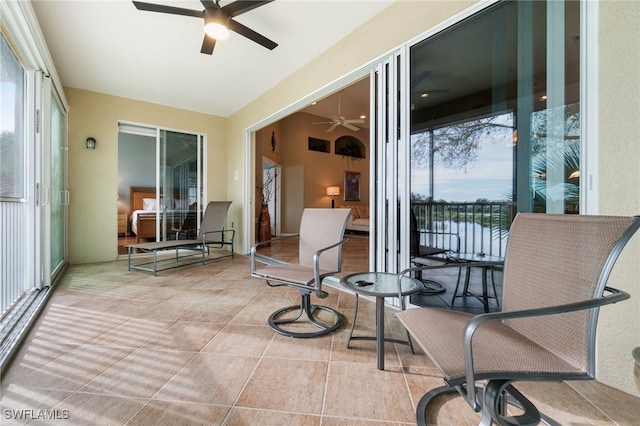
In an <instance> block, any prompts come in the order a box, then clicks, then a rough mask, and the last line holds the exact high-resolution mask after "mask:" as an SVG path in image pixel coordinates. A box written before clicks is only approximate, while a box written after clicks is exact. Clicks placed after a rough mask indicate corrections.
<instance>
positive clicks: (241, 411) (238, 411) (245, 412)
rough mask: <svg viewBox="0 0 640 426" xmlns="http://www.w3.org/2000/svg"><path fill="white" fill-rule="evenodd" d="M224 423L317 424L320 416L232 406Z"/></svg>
mask: <svg viewBox="0 0 640 426" xmlns="http://www.w3.org/2000/svg"><path fill="white" fill-rule="evenodd" d="M224 424H225V426H250V425H270V426H291V425H297V426H317V425H320V416H314V415H311V414H299V413H288V412H284V411H266V410H255V409H249V408H240V407H234V408H233V409H231V412H230V413H229V417H228V418H227V419H226V421H225V422H224Z"/></svg>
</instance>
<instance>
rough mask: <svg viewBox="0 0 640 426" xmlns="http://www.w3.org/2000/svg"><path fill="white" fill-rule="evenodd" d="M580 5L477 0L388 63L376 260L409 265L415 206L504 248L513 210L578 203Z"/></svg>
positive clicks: (463, 233) (489, 249) (376, 156)
mask: <svg viewBox="0 0 640 426" xmlns="http://www.w3.org/2000/svg"><path fill="white" fill-rule="evenodd" d="M580 7H581V5H580V2H579V1H501V2H495V3H493V4H491V5H489V6H488V7H484V8H481V6H478V7H477V10H476V11H475V13H473V14H470V15H469V16H467V17H465V18H462V19H458V20H457V21H455V22H451V23H450V25H449V26H448V27H447V28H445V29H441V30H438V31H436V32H433V33H432V34H430V35H428V36H427V37H426V38H425V39H424V40H421V41H418V42H416V43H414V44H412V45H409V46H407V47H406V49H399V50H398V51H397V52H395V53H394V54H391V55H389V56H388V57H386V58H383V59H382V60H381V61H380V62H379V65H378V67H377V69H376V70H375V72H372V74H371V76H372V78H371V80H372V82H373V83H372V88H373V92H372V93H374V99H375V115H373V116H374V117H375V123H374V124H373V125H372V140H373V141H375V143H374V144H372V146H375V149H374V150H373V152H372V160H374V164H375V168H374V169H372V175H374V174H375V179H372V185H373V187H372V188H371V189H372V192H373V193H375V197H376V199H375V205H376V214H377V216H376V229H375V245H376V246H375V247H374V250H375V251H374V253H376V259H375V265H373V266H374V267H375V269H376V270H379V271H391V272H394V271H398V270H400V269H402V268H404V267H407V266H408V265H409V260H410V258H409V253H410V244H409V238H408V237H409V235H410V232H411V231H410V230H411V226H412V223H411V218H412V217H415V219H416V222H417V223H416V224H415V225H413V226H417V227H418V229H421V230H425V231H426V230H429V231H442V232H448V233H454V234H458V235H459V237H460V250H461V251H463V252H468V253H486V254H492V255H497V256H502V255H503V254H504V250H505V246H506V239H507V236H508V230H509V227H510V224H511V221H512V219H513V217H514V216H515V214H516V212H518V211H520V212H540V213H561V214H577V213H579V211H580V205H581V200H580V183H581V179H582V178H581V171H580V170H581V152H582V144H581V138H580V135H581V125H580V110H581V102H580V32H581V29H580ZM470 40H473V41H474V47H473V49H470V48H469V41H470ZM443 244H444V243H443ZM442 248H448V247H442Z"/></svg>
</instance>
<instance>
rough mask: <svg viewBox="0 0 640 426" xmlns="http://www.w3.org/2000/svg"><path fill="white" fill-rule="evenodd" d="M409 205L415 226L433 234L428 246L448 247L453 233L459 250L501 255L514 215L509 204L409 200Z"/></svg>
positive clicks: (512, 207)
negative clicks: (457, 240)
mask: <svg viewBox="0 0 640 426" xmlns="http://www.w3.org/2000/svg"><path fill="white" fill-rule="evenodd" d="M411 208H412V209H413V212H414V214H415V215H416V220H417V222H418V229H419V230H421V231H430V233H432V234H433V235H434V237H433V240H432V241H429V242H428V245H431V246H435V247H441V248H445V249H452V248H454V245H453V244H452V239H451V238H452V237H451V234H457V235H458V236H459V238H460V252H461V253H476V254H478V253H484V254H487V255H492V256H501V257H502V256H504V253H505V248H506V243H507V237H508V235H509V227H510V226H511V222H512V220H513V218H514V216H515V206H514V205H513V203H510V202H503V203H498V202H486V203H485V202H482V203H442V202H412V203H411ZM423 243H424V242H423Z"/></svg>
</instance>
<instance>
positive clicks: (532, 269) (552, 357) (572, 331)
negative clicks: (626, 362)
mask: <svg viewBox="0 0 640 426" xmlns="http://www.w3.org/2000/svg"><path fill="white" fill-rule="evenodd" d="M639 227H640V218H639V217H635V218H634V217H612V216H578V215H545V214H530V213H529V214H523V213H520V214H519V215H517V216H516V219H515V220H514V222H513V224H512V227H511V230H510V235H509V241H508V244H507V252H506V258H505V263H504V279H503V299H502V308H503V310H502V312H497V313H488V314H480V315H475V316H473V315H471V314H467V313H463V312H457V311H451V310H444V309H432V308H416V309H409V310H406V311H403V312H399V313H397V314H396V315H397V317H398V319H399V320H400V322H401V323H402V324H403V325H404V326H405V328H406V329H407V331H409V333H410V334H411V336H412V338H413V342H414V344H415V343H417V344H418V345H419V346H420V347H421V348H422V349H423V351H424V352H425V353H426V354H427V355H428V356H429V357H430V358H431V359H432V360H433V361H434V363H435V365H436V366H437V367H438V368H439V369H440V370H441V372H442V374H443V376H444V381H445V385H444V386H442V387H439V388H436V389H433V390H431V391H429V392H427V393H426V394H425V395H424V396H423V397H422V399H421V400H420V402H419V403H418V406H417V409H416V417H417V421H418V424H422V425H424V424H426V422H427V414H428V408H429V404H430V403H431V402H432V401H433V400H434V399H435V398H436V397H438V396H439V395H442V394H445V393H455V392H459V393H460V394H461V395H462V396H463V397H464V398H465V399H466V401H467V403H468V404H469V405H470V406H471V408H473V410H475V411H482V424H487V425H488V424H490V423H491V422H492V421H495V422H496V423H498V424H502V425H511V424H514V425H515V424H536V423H538V422H539V421H540V420H541V419H544V420H545V421H546V422H550V421H551V420H550V419H548V418H546V417H545V416H543V415H542V414H540V412H539V411H538V410H537V409H536V407H535V406H534V405H533V403H532V402H530V401H529V400H528V399H527V398H526V397H525V396H524V395H522V394H521V393H520V392H519V391H518V390H517V389H516V388H515V387H514V385H513V384H512V383H513V382H515V381H531V380H535V381H563V380H590V379H594V378H595V334H596V323H597V319H598V311H599V307H600V306H603V305H607V304H611V303H616V302H619V301H622V300H625V299H628V298H629V295H628V294H627V293H625V292H623V291H619V290H616V289H613V288H610V287H607V286H606V284H607V280H608V278H609V274H610V272H611V270H612V268H613V265H614V263H615V261H616V259H617V257H618V255H619V254H620V252H621V251H622V249H623V247H624V246H625V244H626V243H627V242H628V241H629V239H630V238H631V237H632V235H633V234H634V232H636V231H637V230H638V228H639ZM443 266H445V265H443ZM409 269H412V268H409ZM425 269H428V267H426V268H422V270H423V271H424V270H425ZM479 381H485V384H484V386H483V387H481V383H478V382H479ZM510 404H513V405H515V406H517V407H519V408H520V411H518V412H517V413H515V412H513V411H510V410H509V411H508V410H507V408H509V407H508V405H510Z"/></svg>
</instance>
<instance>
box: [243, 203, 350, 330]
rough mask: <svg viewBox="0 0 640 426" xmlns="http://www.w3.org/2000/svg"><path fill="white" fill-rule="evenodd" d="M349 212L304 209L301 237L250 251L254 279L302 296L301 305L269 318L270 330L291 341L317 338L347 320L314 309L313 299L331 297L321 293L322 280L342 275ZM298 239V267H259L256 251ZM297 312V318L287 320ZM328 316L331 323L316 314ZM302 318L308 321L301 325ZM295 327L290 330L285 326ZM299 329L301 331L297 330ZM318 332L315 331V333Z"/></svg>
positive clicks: (332, 312)
mask: <svg viewBox="0 0 640 426" xmlns="http://www.w3.org/2000/svg"><path fill="white" fill-rule="evenodd" d="M350 215H351V210H350V209H305V210H304V211H303V213H302V219H301V221H300V233H299V234H296V235H290V236H287V237H282V238H276V239H271V240H268V241H262V242H260V243H258V244H256V245H254V246H253V247H252V248H251V276H252V277H256V278H261V279H264V280H266V281H267V284H268V285H270V286H271V287H279V286H288V287H293V288H295V289H297V290H298V291H299V292H300V297H301V300H300V304H299V305H293V306H287V307H285V308H282V309H279V310H277V311H275V312H274V313H272V314H271V316H269V325H270V326H271V328H272V329H273V330H274V331H276V332H277V333H280V334H282V335H285V336H289V337H316V336H321V335H324V334H327V333H330V332H332V331H334V330H337V329H338V328H339V327H340V326H341V325H342V323H343V321H344V317H343V316H342V314H341V313H340V312H338V311H336V310H335V309H332V308H330V307H327V306H322V305H313V304H312V303H311V295H312V294H315V295H316V296H317V297H318V298H321V299H323V298H325V297H327V296H328V293H327V292H326V291H324V290H322V280H323V279H324V278H326V277H328V276H331V275H335V274H337V273H340V272H341V271H342V244H344V243H345V242H346V241H347V239H344V238H343V237H344V230H345V226H346V224H347V220H348V218H349V216H350ZM291 237H298V238H299V242H298V244H299V253H298V264H291V263H284V262H275V263H273V264H266V265H264V266H260V267H257V266H256V254H257V248H258V247H259V246H260V245H263V244H270V243H273V242H275V241H278V240H282V239H285V238H291ZM293 311H297V315H295V316H288V314H289V313H290V312H293ZM320 312H327V313H329V315H330V317H331V320H325V319H320V318H319V317H318V316H317V314H318V313H320ZM303 314H305V315H306V320H308V322H305V321H298V320H299V319H300V318H301V317H302V316H303ZM300 323H305V324H306V325H308V324H309V323H310V324H311V325H312V326H313V330H314V331H307V328H304V329H302V328H301V326H300V325H299V324H300ZM285 324H292V325H293V326H292V327H290V329H285V328H283V327H282V326H283V325H285ZM296 328H298V331H296V330H295V329H296ZM316 328H317V329H318V330H315V329H316Z"/></svg>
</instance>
